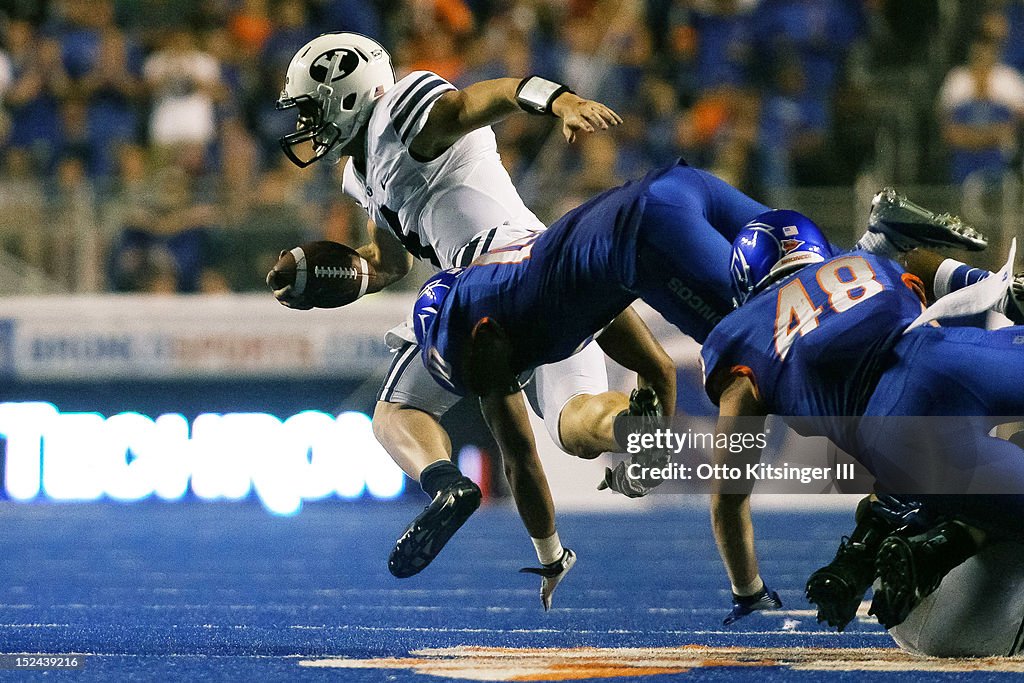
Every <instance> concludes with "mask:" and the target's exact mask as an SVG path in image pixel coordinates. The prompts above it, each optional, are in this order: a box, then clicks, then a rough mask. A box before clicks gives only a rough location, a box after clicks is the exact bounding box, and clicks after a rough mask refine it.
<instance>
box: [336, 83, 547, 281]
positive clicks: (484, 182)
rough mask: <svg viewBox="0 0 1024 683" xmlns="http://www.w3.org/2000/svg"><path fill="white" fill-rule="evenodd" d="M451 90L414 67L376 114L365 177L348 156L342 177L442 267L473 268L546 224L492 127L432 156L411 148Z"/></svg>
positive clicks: (375, 213) (376, 214) (374, 212)
mask: <svg viewBox="0 0 1024 683" xmlns="http://www.w3.org/2000/svg"><path fill="white" fill-rule="evenodd" d="M449 90H455V87H454V86H453V85H451V84H450V83H448V81H446V80H444V79H443V78H441V77H440V76H438V75H437V74H434V73H431V72H429V71H414V72H412V73H411V74H409V75H408V76H406V77H405V78H403V79H401V80H400V81H398V82H397V83H396V84H395V85H394V86H393V87H391V88H389V89H388V91H387V92H385V93H384V95H383V96H382V97H381V98H380V99H379V100H377V103H376V105H375V106H374V110H373V113H372V114H371V115H370V120H369V123H368V126H369V128H368V130H367V142H366V176H365V177H363V175H362V174H360V173H359V172H358V171H356V169H355V166H354V165H353V163H352V160H351V159H349V161H348V163H347V165H346V166H345V172H344V177H343V182H342V188H343V190H344V192H345V194H347V195H349V196H350V197H352V198H353V199H355V200H356V201H357V202H358V203H359V205H360V206H362V207H363V208H364V209H365V210H366V212H367V213H368V214H369V215H370V218H371V219H373V222H374V223H376V224H377V225H378V226H379V227H381V228H384V227H387V228H390V229H391V231H392V232H393V233H394V234H395V235H396V236H397V237H398V239H399V240H400V241H401V242H402V244H403V245H405V248H406V250H407V251H408V252H409V253H411V254H412V255H413V256H414V257H416V258H418V259H422V260H425V261H430V262H431V263H433V264H434V265H435V266H437V267H439V268H451V267H453V266H459V265H468V261H470V260H472V258H473V257H474V256H477V255H479V254H481V253H483V252H484V251H487V250H488V249H493V248H495V247H500V246H504V245H505V244H507V243H509V242H512V241H514V240H517V239H520V238H522V237H525V236H526V235H528V234H529V233H531V232H535V231H537V230H543V229H544V224H543V223H541V222H540V220H539V219H538V218H537V217H536V216H535V215H534V214H533V212H532V211H530V210H529V209H528V208H526V205H525V204H523V200H522V199H521V198H520V197H519V193H518V192H517V191H516V188H515V186H514V185H513V184H512V179H511V178H509V175H508V173H507V172H506V171H505V168H504V167H503V166H502V165H501V159H500V158H499V157H498V149H497V145H496V143H495V140H494V132H493V131H492V130H491V129H490V127H487V128H479V129H477V130H474V131H473V132H471V133H469V134H467V135H465V136H463V137H461V138H459V139H458V140H457V141H456V142H455V144H453V145H452V146H451V147H450V148H449V149H447V150H446V151H445V152H444V153H443V154H441V155H440V156H439V157H437V158H436V159H433V160H430V161H422V160H418V159H416V158H415V157H413V156H412V154H411V153H410V152H409V144H410V143H411V142H412V140H413V139H414V138H415V137H416V135H417V134H419V132H420V131H421V130H422V129H423V124H424V123H425V122H426V120H427V115H428V114H429V113H430V109H431V108H432V107H433V105H434V102H436V101H437V98H438V97H440V96H441V95H442V94H443V93H445V92H447V91H449ZM471 243H472V244H471ZM467 247H468V248H467ZM460 252H461V253H460Z"/></svg>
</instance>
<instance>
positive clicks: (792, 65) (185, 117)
mask: <svg viewBox="0 0 1024 683" xmlns="http://www.w3.org/2000/svg"><path fill="white" fill-rule="evenodd" d="M337 30H348V31H357V32H360V33H364V34H366V35H369V36H372V37H374V38H376V39H378V40H380V41H381V42H382V43H383V44H384V45H385V46H386V47H388V48H389V50H390V52H391V54H392V57H393V59H394V61H395V64H396V68H397V70H398V72H399V77H401V75H402V74H403V73H406V72H408V71H410V70H414V69H430V70H433V71H436V72H437V73H439V74H441V75H442V76H444V77H445V78H448V79H449V80H450V81H452V82H453V83H454V84H456V85H457V86H464V85H467V84H469V83H472V82H474V81H478V80H481V79H486V78H493V77H498V76H506V75H512V76H525V75H528V74H531V73H539V74H543V75H545V76H547V77H549V78H552V79H555V80H561V81H563V82H565V83H567V84H569V85H570V86H571V87H572V88H573V89H574V90H575V91H577V92H578V93H580V94H582V95H585V96H588V97H592V98H594V99H599V100H602V101H604V102H605V103H607V104H609V105H610V106H612V107H613V108H614V109H616V110H617V111H618V112H619V113H620V114H622V115H623V117H624V118H625V125H623V126H620V127H619V128H618V129H616V130H615V131H614V132H613V134H610V135H594V136H588V137H586V138H585V139H584V140H583V141H582V142H581V143H579V144H577V145H575V146H573V147H572V148H571V149H568V150H565V149H562V148H564V143H563V142H561V140H560V139H555V138H554V137H549V133H550V131H551V129H552V122H551V121H549V120H544V119H541V118H539V117H528V116H518V117H512V118H511V119H509V120H508V121H506V122H504V123H503V124H501V125H500V126H499V127H498V129H497V132H498V138H499V146H500V151H501V154H502V158H503V160H504V162H505V163H506V165H507V167H508V168H509V170H510V172H511V173H512V175H513V178H514V179H516V180H517V182H519V183H520V185H521V187H522V189H523V192H524V195H525V197H526V199H527V201H528V203H530V204H531V205H532V206H534V207H535V208H536V209H537V210H538V212H539V213H540V214H541V215H542V217H543V218H545V219H551V218H553V217H555V216H557V215H558V214H559V213H561V212H562V211H564V210H566V209H568V208H570V207H571V206H573V205H575V204H576V203H578V202H579V201H580V200H581V199H583V198H585V197H587V196H589V195H590V194H592V193H594V192H596V191H599V190H602V189H604V188H607V187H609V186H611V185H613V184H616V183H619V182H620V181H621V180H623V179H625V178H629V177H633V176H636V175H639V174H642V173H643V172H644V171H645V170H646V169H648V168H649V167H651V166H653V165H655V164H659V163H663V162H667V161H669V160H671V159H673V158H674V157H677V156H683V157H684V158H686V159H687V160H689V161H690V162H691V163H693V164H695V165H701V166H703V167H706V168H709V169H711V170H713V171H714V172H716V173H718V174H719V175H721V176H723V177H724V178H726V179H727V180H729V181H730V182H732V183H734V184H736V185H738V186H740V187H741V188H743V189H745V190H747V191H748V192H750V193H752V194H753V195H755V196H757V197H759V198H761V199H763V200H764V201H766V202H768V203H771V204H774V205H779V206H782V205H786V204H787V203H788V198H789V196H790V194H789V193H791V192H792V191H793V188H798V187H801V186H822V185H846V186H849V185H851V184H852V183H853V182H854V181H855V179H856V177H857V176H858V174H859V173H861V172H863V170H864V169H865V168H866V167H868V166H870V165H871V164H872V163H873V162H874V158H873V156H874V155H875V154H876V151H877V147H878V145H877V136H878V130H879V128H880V127H883V126H885V125H886V122H887V121H888V120H889V119H888V117H889V116H890V115H891V114H892V113H893V112H897V113H899V114H900V117H901V118H900V120H902V121H907V120H909V121H911V122H912V126H911V129H910V130H912V131H913V132H915V133H916V134H917V136H916V137H915V138H914V145H913V148H914V150H919V152H915V153H919V155H920V158H919V159H918V161H920V162H921V163H918V164H916V165H915V166H914V168H916V169H917V171H915V174H914V175H915V176H916V177H913V178H904V179H903V180H905V181H912V182H927V183H946V182H952V183H962V182H966V181H968V180H969V179H978V178H981V179H983V180H985V179H993V182H998V179H999V178H1001V177H1002V176H1003V175H1004V174H1005V173H1007V172H1016V169H1017V167H1018V166H1019V165H1020V164H1019V156H1018V139H1019V133H1020V123H1021V116H1022V114H1024V78H1022V76H1021V73H1020V70H1021V69H1024V2H1022V1H1019V0H1004V1H1002V2H988V1H968V0H526V1H525V2H516V1H510V0H0V35H2V43H0V46H2V49H0V101H2V106H0V177H2V182H0V241H2V246H3V248H4V249H5V250H6V251H8V252H10V253H13V254H14V255H16V256H18V257H20V258H22V259H23V260H25V261H26V262H27V263H29V264H30V265H32V266H34V267H37V268H40V269H42V270H44V271H46V272H48V273H51V274H52V275H53V277H54V278H57V279H60V278H63V279H65V280H67V282H65V283H64V284H65V285H66V288H67V289H71V290H75V289H77V290H87V291H104V290H112V291H151V292H199V291H202V292H216V291H240V290H249V289H258V288H260V287H262V286H263V285H262V279H261V278H262V274H263V273H264V272H265V271H266V268H267V266H268V264H269V263H268V260H269V262H272V261H273V258H274V257H275V256H276V252H277V250H278V249H280V248H282V247H287V246H291V245H292V244H293V243H296V242H298V241H300V240H303V239H307V238H310V237H318V238H328V239H335V240H339V241H343V242H348V243H356V242H359V241H360V240H361V239H362V236H363V224H362V219H361V218H360V216H359V214H358V213H357V212H356V211H354V210H353V206H352V205H351V203H349V202H348V201H347V200H345V199H344V198H343V197H342V196H341V193H340V190H339V185H340V173H339V170H340V167H331V166H329V165H327V164H319V165H315V166H314V167H311V168H310V169H307V170H300V169H297V168H294V167H292V166H291V164H290V163H289V162H288V161H287V160H286V159H285V157H284V156H283V155H282V154H281V153H280V151H279V148H278V146H277V139H278V137H279V136H280V135H282V134H283V133H285V132H287V131H289V130H291V129H292V128H293V127H294V123H295V122H294V113H280V112H277V111H276V110H275V106H274V104H275V100H276V99H277V97H278V94H279V92H280V89H281V87H282V85H283V75H284V72H285V69H286V66H287V64H288V62H289V60H290V59H291V57H292V55H293V54H294V53H295V51H296V50H297V49H298V48H299V47H300V46H301V45H303V44H304V43H305V42H306V41H308V40H309V39H311V38H313V37H315V36H316V35H318V34H320V33H323V32H325V31H337ZM901 130H904V131H905V130H906V126H904V129H901ZM553 147H560V149H559V151H558V152H547V150H548V149H551V148H553ZM552 178H558V182H557V183H552V182H551V179H552ZM552 189H554V191H556V192H557V194H555V195H553V194H551V192H552ZM86 270H88V271H90V272H93V273H95V274H94V275H93V276H91V277H88V276H83V272H85V271H86ZM415 284H417V283H410V286H415Z"/></svg>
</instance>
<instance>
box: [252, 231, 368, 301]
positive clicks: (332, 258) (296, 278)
mask: <svg viewBox="0 0 1024 683" xmlns="http://www.w3.org/2000/svg"><path fill="white" fill-rule="evenodd" d="M375 283H376V272H374V270H373V269H372V268H371V267H370V265H369V264H368V263H367V261H366V259H364V258H363V257H362V256H360V255H359V254H358V253H357V252H356V250H355V249H352V248H351V247H347V246H345V245H344V244H339V243H338V242H329V241H326V240H322V241H318V242H307V243H305V244H303V245H300V246H298V247H295V248H294V249H291V250H289V251H282V252H281V255H280V257H279V258H278V260H277V263H275V264H274V267H273V268H272V269H271V270H270V272H269V273H268V274H267V284H268V285H269V286H270V288H271V289H272V290H274V294H275V296H277V298H278V300H279V301H281V302H282V303H283V304H285V305H286V306H289V307H291V308H338V307H339V306H345V305H347V304H350V303H352V302H353V301H355V300H356V299H358V298H359V297H361V296H362V295H363V294H366V292H367V291H368V290H369V289H370V286H371V285H372V284H375ZM374 291H376V290H374Z"/></svg>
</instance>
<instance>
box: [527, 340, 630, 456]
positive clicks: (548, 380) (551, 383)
mask: <svg viewBox="0 0 1024 683" xmlns="http://www.w3.org/2000/svg"><path fill="white" fill-rule="evenodd" d="M535 380H536V383H537V403H538V406H537V407H538V408H539V411H540V416H541V417H542V418H543V419H544V426H545V427H546V428H547V430H548V435H549V436H550V437H551V440H552V441H554V442H555V445H557V446H558V447H559V448H560V449H562V450H563V451H565V452H566V453H568V454H570V455H575V456H577V457H581V458H587V459H590V458H596V457H597V456H598V455H600V454H601V453H603V452H607V451H616V450H618V447H617V446H616V444H615V436H614V433H613V427H614V421H615V416H616V415H618V413H619V412H621V411H622V410H625V409H626V407H627V404H628V402H629V399H628V398H626V396H625V394H620V393H619V392H614V391H608V372H607V369H606V367H605V357H604V353H603V352H602V351H601V348H600V347H599V346H598V345H597V344H596V343H590V344H587V345H586V346H585V347H583V349H581V350H580V351H579V352H578V353H575V354H573V355H572V356H570V357H568V358H566V359H565V360H561V361H559V362H557V363H551V364H550V365H544V366H541V367H539V368H537V373H536V376H535Z"/></svg>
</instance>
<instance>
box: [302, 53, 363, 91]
mask: <svg viewBox="0 0 1024 683" xmlns="http://www.w3.org/2000/svg"><path fill="white" fill-rule="evenodd" d="M335 55H338V57H337V59H335ZM363 59H365V58H363ZM359 60H360V56H359V53H357V52H356V51H355V50H350V49H348V48H341V49H337V50H328V51H327V52H325V53H323V54H322V55H320V56H319V57H317V58H316V59H315V60H313V63H312V64H310V65H309V77H310V78H312V79H313V80H314V81H317V82H318V83H334V82H335V81H340V80H341V79H342V78H345V77H346V76H348V75H349V74H350V73H352V72H353V71H355V70H356V67H357V66H359ZM335 63H336V66H335V67H334V73H333V74H332V73H330V69H331V65H332V64H335Z"/></svg>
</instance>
